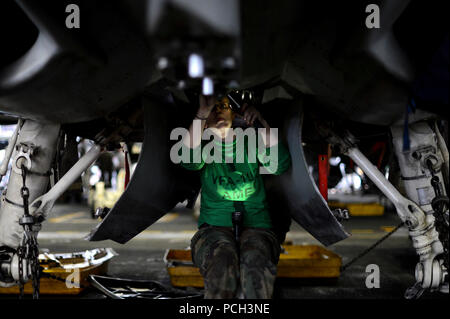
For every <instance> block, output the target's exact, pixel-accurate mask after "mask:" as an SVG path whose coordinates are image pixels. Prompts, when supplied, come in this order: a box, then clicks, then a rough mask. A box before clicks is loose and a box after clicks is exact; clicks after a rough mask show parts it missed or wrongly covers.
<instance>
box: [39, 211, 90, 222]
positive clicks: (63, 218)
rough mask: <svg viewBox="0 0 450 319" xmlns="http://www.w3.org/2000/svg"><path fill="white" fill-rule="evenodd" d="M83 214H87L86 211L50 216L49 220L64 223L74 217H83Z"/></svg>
mask: <svg viewBox="0 0 450 319" xmlns="http://www.w3.org/2000/svg"><path fill="white" fill-rule="evenodd" d="M82 216H86V213H85V212H77V213H72V214H66V215H63V216H60V217H54V218H50V219H49V220H48V221H49V222H50V223H62V222H65V221H68V220H71V219H74V218H76V217H82Z"/></svg>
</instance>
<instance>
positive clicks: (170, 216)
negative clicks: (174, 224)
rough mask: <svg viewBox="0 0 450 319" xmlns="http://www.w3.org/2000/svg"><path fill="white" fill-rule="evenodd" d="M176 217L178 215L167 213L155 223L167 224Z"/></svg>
mask: <svg viewBox="0 0 450 319" xmlns="http://www.w3.org/2000/svg"><path fill="white" fill-rule="evenodd" d="M178 216H179V214H178V213H167V214H165V215H164V216H163V217H161V218H160V219H158V221H157V223H168V222H171V221H172V220H174V219H175V218H177V217H178Z"/></svg>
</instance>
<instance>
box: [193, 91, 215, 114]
mask: <svg viewBox="0 0 450 319" xmlns="http://www.w3.org/2000/svg"><path fill="white" fill-rule="evenodd" d="M215 103H216V98H215V97H214V96H213V95H202V94H200V96H199V104H200V106H199V108H198V111H197V117H199V118H204V119H206V118H207V117H208V116H209V114H210V113H211V111H212V109H213V107H214V105H215Z"/></svg>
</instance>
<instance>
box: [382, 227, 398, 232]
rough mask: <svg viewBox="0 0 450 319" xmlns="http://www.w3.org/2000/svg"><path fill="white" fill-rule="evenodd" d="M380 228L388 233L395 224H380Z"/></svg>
mask: <svg viewBox="0 0 450 319" xmlns="http://www.w3.org/2000/svg"><path fill="white" fill-rule="evenodd" d="M380 228H381V229H382V230H383V231H385V232H386V233H390V232H391V231H393V230H394V229H395V226H381V227H380Z"/></svg>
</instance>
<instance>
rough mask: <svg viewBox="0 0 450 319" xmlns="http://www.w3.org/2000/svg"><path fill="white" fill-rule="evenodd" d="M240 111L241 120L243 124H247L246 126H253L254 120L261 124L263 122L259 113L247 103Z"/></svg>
mask: <svg viewBox="0 0 450 319" xmlns="http://www.w3.org/2000/svg"><path fill="white" fill-rule="evenodd" d="M242 111H243V118H244V120H245V122H247V125H253V124H254V123H255V121H256V120H259V122H261V123H263V122H264V119H263V117H262V116H261V113H260V112H259V111H258V110H257V109H256V108H255V107H254V106H250V105H248V104H247V103H245V104H244V105H243V106H242Z"/></svg>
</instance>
